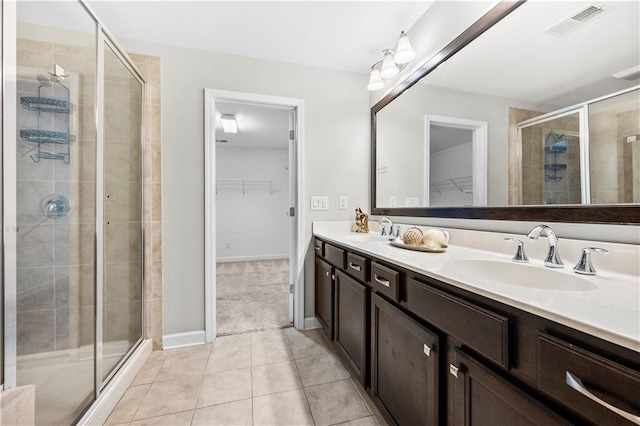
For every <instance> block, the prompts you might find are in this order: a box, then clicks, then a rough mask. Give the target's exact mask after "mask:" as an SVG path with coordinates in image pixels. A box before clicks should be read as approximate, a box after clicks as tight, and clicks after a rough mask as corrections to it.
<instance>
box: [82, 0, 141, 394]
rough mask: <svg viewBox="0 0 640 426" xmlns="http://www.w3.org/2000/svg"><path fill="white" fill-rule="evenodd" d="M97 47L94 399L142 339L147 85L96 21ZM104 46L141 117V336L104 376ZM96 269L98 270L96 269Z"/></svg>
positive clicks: (111, 37) (128, 59)
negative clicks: (128, 79)
mask: <svg viewBox="0 0 640 426" xmlns="http://www.w3.org/2000/svg"><path fill="white" fill-rule="evenodd" d="M78 1H80V2H81V3H84V1H83V0H78ZM97 44H98V49H97V52H98V55H97V58H98V64H97V66H98V68H97V73H96V81H97V82H99V83H100V84H98V85H97V86H98V87H97V96H96V99H97V102H96V105H100V106H101V107H102V108H99V109H98V112H97V114H96V118H97V126H96V129H97V132H98V135H97V136H98V137H97V139H96V141H97V144H96V155H97V153H102V155H97V157H98V158H99V159H100V160H99V161H98V164H97V165H96V167H97V171H98V176H99V177H100V179H98V176H97V177H96V181H97V182H98V183H99V184H98V185H96V231H97V232H96V237H97V238H96V256H97V259H96V292H95V294H96V310H95V314H96V318H95V320H96V323H95V324H96V345H95V351H96V352H95V381H96V387H95V396H96V399H98V396H99V395H100V393H101V392H102V390H103V389H104V388H105V387H106V386H107V385H108V384H109V382H110V380H111V379H112V378H113V376H115V375H116V374H117V372H118V371H119V370H120V367H121V366H122V365H123V364H124V363H125V362H126V361H127V360H128V359H129V357H130V356H131V354H132V353H134V352H135V351H136V349H137V348H138V346H140V344H141V343H142V341H143V340H145V339H146V314H147V312H146V303H145V302H146V282H145V281H146V276H145V259H146V253H145V241H146V234H145V223H144V218H145V215H144V207H145V200H146V194H145V181H144V175H145V173H144V168H145V155H144V152H145V144H144V141H145V140H146V132H145V120H146V113H147V110H146V103H147V82H146V80H145V78H144V76H143V75H142V73H141V72H140V70H138V68H137V67H136V66H135V64H134V63H133V61H132V60H131V59H130V58H129V55H127V53H126V52H125V51H124V49H122V47H121V46H120V45H119V44H118V42H117V41H116V39H115V38H114V37H113V36H112V35H111V34H110V33H109V31H107V29H106V28H105V27H104V26H103V25H102V23H101V22H100V21H99V20H98V34H97ZM105 46H109V48H110V49H111V51H112V52H113V53H114V54H115V55H116V56H117V57H118V59H119V60H120V62H121V63H122V64H123V65H124V66H125V67H126V68H127V70H128V71H129V72H130V73H131V75H132V76H133V77H134V78H135V79H136V80H137V81H138V82H139V83H140V85H141V86H142V100H141V101H142V113H141V114H142V115H141V120H140V126H141V128H140V153H141V155H140V157H141V163H140V167H141V169H140V185H141V188H140V193H141V197H140V203H141V209H140V211H141V216H140V235H141V238H140V244H141V253H140V255H141V261H140V262H141V267H140V280H141V288H140V291H141V296H142V297H141V303H142V306H141V308H140V313H141V316H142V317H141V321H142V324H141V330H142V333H141V335H140V338H139V339H138V340H137V341H136V342H135V343H134V344H133V345H132V346H131V348H129V350H128V351H127V352H126V353H125V354H124V355H123V356H122V358H121V359H120V361H119V362H118V363H117V364H116V365H115V367H114V368H113V369H112V370H111V371H110V372H109V374H108V375H107V377H104V376H103V371H102V367H103V357H104V354H103V331H104V318H103V312H104V309H103V306H104V305H103V304H104V243H105V241H104V195H105V194H104V173H105V170H104V152H105V151H104V149H105V141H104V100H105V94H104V77H105V75H104V55H105ZM98 266H99V267H98Z"/></svg>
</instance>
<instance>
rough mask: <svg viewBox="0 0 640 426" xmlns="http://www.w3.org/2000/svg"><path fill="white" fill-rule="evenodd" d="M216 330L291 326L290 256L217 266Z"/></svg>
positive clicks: (240, 330)
mask: <svg viewBox="0 0 640 426" xmlns="http://www.w3.org/2000/svg"><path fill="white" fill-rule="evenodd" d="M216 269H217V270H216V297H217V306H216V307H217V314H216V322H217V334H218V336H222V335H226V334H237V333H246V332H249V331H258V330H267V329H273V328H283V327H290V326H291V325H292V324H291V322H289V260H288V259H277V260H259V261H251V262H220V263H217V266H216Z"/></svg>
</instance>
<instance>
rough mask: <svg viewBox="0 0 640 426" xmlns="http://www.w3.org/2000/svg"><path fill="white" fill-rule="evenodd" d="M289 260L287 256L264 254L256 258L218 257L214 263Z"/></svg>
mask: <svg viewBox="0 0 640 426" xmlns="http://www.w3.org/2000/svg"><path fill="white" fill-rule="evenodd" d="M280 259H289V255H288V254H265V255H256V256H235V257H218V258H217V259H216V263H226V262H252V261H255V260H280Z"/></svg>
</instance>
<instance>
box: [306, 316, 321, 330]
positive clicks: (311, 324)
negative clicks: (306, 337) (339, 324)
mask: <svg viewBox="0 0 640 426" xmlns="http://www.w3.org/2000/svg"><path fill="white" fill-rule="evenodd" d="M320 327H321V325H320V323H319V322H318V319H317V318H316V317H308V318H305V319H304V329H305V330H312V329H314V328H320Z"/></svg>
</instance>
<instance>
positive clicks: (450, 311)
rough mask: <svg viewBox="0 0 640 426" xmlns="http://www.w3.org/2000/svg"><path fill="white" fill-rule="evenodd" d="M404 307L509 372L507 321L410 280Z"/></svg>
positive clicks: (464, 301) (426, 285)
mask: <svg viewBox="0 0 640 426" xmlns="http://www.w3.org/2000/svg"><path fill="white" fill-rule="evenodd" d="M406 299H407V307H408V309H409V310H410V311H412V312H413V313H415V314H417V315H419V316H420V317H422V318H424V319H425V320H427V321H428V322H430V323H432V324H433V325H435V326H436V327H438V328H440V329H441V330H443V331H444V332H446V333H447V334H451V335H453V336H454V337H456V338H457V339H459V340H461V341H462V342H463V344H465V345H466V346H469V347H470V348H472V349H474V350H476V351H478V352H479V353H481V354H482V355H484V356H486V357H487V358H489V359H490V360H492V361H494V362H496V363H497V364H498V365H501V366H502V367H504V368H506V369H509V350H508V348H509V319H508V318H505V317H503V316H501V315H498V314H496V313H494V312H491V311H489V310H487V309H484V308H481V307H479V306H476V305H474V304H472V303H469V302H467V301H466V300H462V299H459V298H457V297H455V296H452V295H450V294H448V293H445V292H443V291H441V290H438V289H436V288H434V287H431V286H430V285H428V284H424V283H421V282H418V281H416V280H414V279H411V278H410V279H409V280H408V282H407V297H406Z"/></svg>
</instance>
